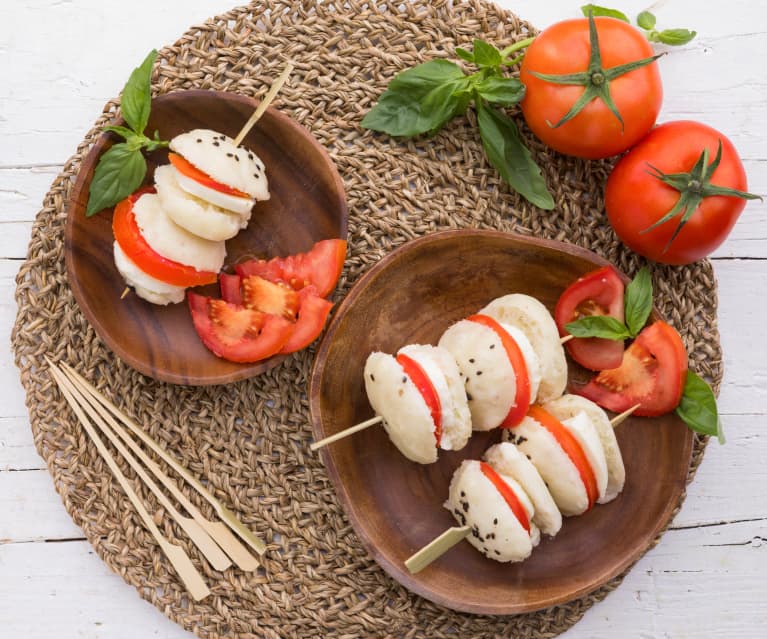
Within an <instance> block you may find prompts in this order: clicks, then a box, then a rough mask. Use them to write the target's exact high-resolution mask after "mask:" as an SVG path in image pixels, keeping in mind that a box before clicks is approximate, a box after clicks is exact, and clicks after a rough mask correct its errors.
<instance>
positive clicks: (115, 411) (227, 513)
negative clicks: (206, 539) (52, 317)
mask: <svg viewBox="0 0 767 639" xmlns="http://www.w3.org/2000/svg"><path fill="white" fill-rule="evenodd" d="M61 365H62V367H63V368H65V369H66V370H68V371H69V372H70V374H71V376H72V377H74V378H76V379H77V380H78V381H79V382H80V383H81V384H82V386H83V389H84V390H85V391H87V392H88V394H89V395H90V396H91V397H93V398H94V399H95V400H96V401H97V402H99V403H100V404H101V405H102V406H103V407H104V408H106V409H107V410H108V411H109V412H110V413H112V415H114V416H115V417H116V418H117V419H118V420H119V421H121V422H122V423H123V425H124V426H126V427H127V428H128V430H130V432H131V433H133V434H134V435H135V436H136V437H138V438H139V439H140V440H141V441H142V442H143V443H144V444H145V445H146V446H147V448H149V449H151V450H152V451H153V452H154V453H156V454H157V455H159V457H160V458H161V459H162V460H163V461H164V462H165V463H166V464H168V465H169V466H170V467H171V468H173V470H175V471H176V472H177V473H178V474H179V475H181V477H183V479H184V481H186V482H187V483H188V484H189V485H190V486H192V488H194V489H195V490H196V491H197V492H198V493H199V494H200V495H201V496H202V497H203V499H205V501H207V502H208V503H209V504H210V505H211V506H212V507H213V508H214V510H215V511H216V514H218V516H219V517H220V518H221V521H223V522H224V523H225V524H226V525H227V526H228V527H229V528H230V529H231V530H232V531H234V532H235V533H236V534H237V535H238V536H239V537H240V539H242V541H244V542H245V543H246V544H247V545H248V546H250V547H251V548H252V549H253V550H255V551H256V552H257V553H258V554H259V555H263V554H264V552H265V551H266V544H265V543H264V542H263V541H261V540H260V539H259V538H258V537H256V536H255V535H254V534H253V533H252V532H251V531H250V530H249V529H248V528H247V527H246V526H245V525H244V524H243V523H242V522H241V521H240V520H239V519H237V516H236V515H235V514H234V513H233V512H232V511H231V510H229V509H228V508H227V507H226V506H224V505H223V504H222V503H221V502H220V501H218V499H216V498H215V497H214V496H213V494H212V493H211V492H210V491H209V490H208V489H207V488H205V486H203V485H202V483H201V482H200V481H199V480H198V479H197V478H196V477H194V476H193V475H192V474H191V473H190V472H189V471H188V470H187V469H186V468H184V467H183V466H182V465H181V464H179V463H178V461H176V459H175V458H174V457H173V456H172V455H171V454H170V453H168V452H167V451H166V450H165V449H164V448H162V446H160V445H158V444H157V443H156V442H155V441H154V440H153V439H152V438H151V437H149V435H147V434H146V433H145V432H144V431H143V430H142V429H141V428H139V427H138V426H137V425H136V424H135V422H133V421H132V420H131V419H130V418H129V417H128V416H127V415H126V414H125V413H123V412H122V411H121V410H120V409H119V408H117V406H115V405H114V404H112V403H111V402H110V401H109V400H107V399H106V397H104V396H103V395H102V394H101V393H99V392H98V391H97V390H96V389H95V388H94V387H93V385H92V384H91V383H90V382H88V381H87V380H86V379H85V378H83V377H82V376H81V375H80V374H78V373H77V372H76V371H75V370H74V369H72V368H71V367H70V366H68V365H67V364H65V363H63V362H62V364H61ZM211 525H212V526H213V527H214V528H220V522H216V523H214V524H211Z"/></svg>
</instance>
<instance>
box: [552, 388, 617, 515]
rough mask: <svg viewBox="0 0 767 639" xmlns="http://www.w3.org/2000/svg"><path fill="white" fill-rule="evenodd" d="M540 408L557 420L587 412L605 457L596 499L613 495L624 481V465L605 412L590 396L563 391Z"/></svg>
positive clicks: (614, 495) (613, 496)
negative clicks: (604, 477)
mask: <svg viewBox="0 0 767 639" xmlns="http://www.w3.org/2000/svg"><path fill="white" fill-rule="evenodd" d="M543 408H544V410H546V411H547V412H548V413H550V414H551V415H553V416H554V417H556V418H557V419H558V420H559V421H562V420H565V419H570V418H571V417H574V416H575V415H577V414H578V413H585V414H586V415H587V416H588V418H589V419H590V420H591V423H592V424H593V425H594V427H595V428H596V430H597V434H598V435H599V441H600V443H601V444H602V449H603V450H604V453H605V460H606V461H607V488H606V489H605V494H604V497H602V498H601V499H600V500H599V503H600V504H605V503H607V502H608V501H612V500H613V499H615V498H616V497H617V496H618V495H619V494H620V492H621V491H622V490H623V486H624V484H625V483H626V469H625V467H624V465H623V456H622V455H621V449H620V447H619V446H618V440H617V439H616V438H615V431H614V430H613V427H612V424H611V423H610V418H609V417H608V416H607V413H605V411H604V410H602V408H601V407H600V406H598V405H597V404H595V403H594V402H592V401H591V400H589V399H586V398H585V397H580V396H579V395H563V396H562V397H560V398H559V399H555V400H553V401H551V402H548V403H547V404H545V405H544V406H543Z"/></svg>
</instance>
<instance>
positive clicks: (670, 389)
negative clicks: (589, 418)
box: [575, 322, 687, 417]
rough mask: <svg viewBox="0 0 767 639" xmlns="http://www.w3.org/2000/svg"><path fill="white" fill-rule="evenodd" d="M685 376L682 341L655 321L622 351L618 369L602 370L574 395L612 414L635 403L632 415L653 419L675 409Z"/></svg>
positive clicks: (668, 328)
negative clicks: (580, 396)
mask: <svg viewBox="0 0 767 639" xmlns="http://www.w3.org/2000/svg"><path fill="white" fill-rule="evenodd" d="M686 377H687V352H686V351H685V348H684V343H683V342H682V338H681V337H680V335H679V333H677V331H676V330H675V329H674V328H672V327H671V326H669V325H668V324H666V322H655V323H653V324H650V326H648V327H646V328H644V329H643V330H642V332H641V333H639V335H638V336H637V338H636V340H634V342H633V343H632V344H631V346H629V347H628V349H626V352H625V353H624V354H623V361H622V362H621V365H620V367H618V368H614V369H611V370H605V371H602V372H601V373H599V374H598V375H596V376H595V377H594V378H593V379H592V380H591V381H590V382H589V383H588V384H586V385H585V386H583V387H582V388H579V389H575V392H576V393H577V394H579V395H583V396H584V397H586V398H588V399H590V400H591V401H593V402H596V403H597V404H599V405H600V406H602V407H603V408H607V409H608V410H611V411H613V412H616V413H622V412H623V411H625V410H628V409H629V408H631V407H632V406H634V405H636V404H639V405H640V406H639V408H637V410H636V411H635V413H634V414H635V415H641V416H645V417H656V416H658V415H663V414H665V413H668V412H671V411H672V410H674V409H675V408H676V407H677V405H678V404H679V401H680V400H681V399H682V393H683V392H684V383H685V379H686Z"/></svg>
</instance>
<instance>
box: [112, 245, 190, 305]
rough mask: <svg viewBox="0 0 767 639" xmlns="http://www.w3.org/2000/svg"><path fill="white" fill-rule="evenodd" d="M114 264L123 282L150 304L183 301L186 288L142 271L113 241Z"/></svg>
mask: <svg viewBox="0 0 767 639" xmlns="http://www.w3.org/2000/svg"><path fill="white" fill-rule="evenodd" d="M113 251H114V258H115V266H116V267H117V270H118V271H119V272H120V275H122V277H123V279H124V280H125V283H126V284H127V285H128V286H132V287H133V290H134V291H135V293H136V295H138V296H139V297H140V298H142V299H145V300H146V301H147V302H151V303H152V304H159V305H161V306H165V305H166V304H178V303H179V302H183V301H184V294H185V292H186V289H185V288H184V287H183V286H173V285H172V284H166V283H165V282H163V281H161V280H158V279H155V278H154V277H152V276H151V275H147V274H146V273H144V271H142V270H141V269H140V268H139V267H138V266H137V265H136V263H135V262H134V261H133V260H131V259H130V258H129V257H128V256H127V255H126V254H125V253H124V251H123V250H122V248H120V245H119V244H118V243H117V242H115V243H114V246H113Z"/></svg>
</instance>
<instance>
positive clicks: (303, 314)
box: [280, 286, 333, 353]
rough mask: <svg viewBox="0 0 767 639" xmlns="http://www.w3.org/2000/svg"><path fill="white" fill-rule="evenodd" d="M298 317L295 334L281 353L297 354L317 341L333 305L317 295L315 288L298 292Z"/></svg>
mask: <svg viewBox="0 0 767 639" xmlns="http://www.w3.org/2000/svg"><path fill="white" fill-rule="evenodd" d="M298 302H299V305H298V315H297V317H296V323H295V325H294V327H293V334H292V335H291V336H290V338H289V339H288V341H287V342H285V344H284V345H283V347H282V349H281V350H280V353H295V352H296V351H300V350H301V349H302V348H305V347H307V346H309V344H311V343H312V342H313V341H314V340H315V339H317V338H318V337H319V335H320V333H321V332H322V329H323V328H324V326H325V322H326V321H327V319H328V314H329V313H330V309H331V308H333V303H332V302H329V301H328V300H326V299H325V298H323V297H320V296H319V295H317V294H316V289H315V288H314V287H313V286H307V287H306V288H303V289H301V290H300V291H299V292H298Z"/></svg>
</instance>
